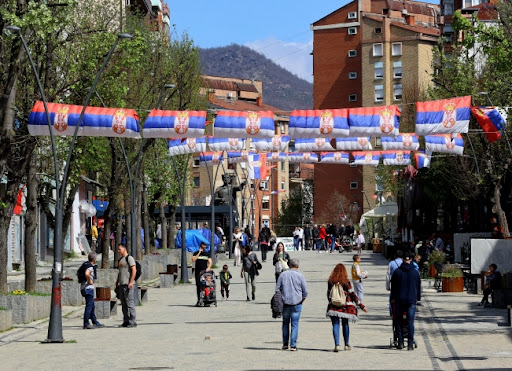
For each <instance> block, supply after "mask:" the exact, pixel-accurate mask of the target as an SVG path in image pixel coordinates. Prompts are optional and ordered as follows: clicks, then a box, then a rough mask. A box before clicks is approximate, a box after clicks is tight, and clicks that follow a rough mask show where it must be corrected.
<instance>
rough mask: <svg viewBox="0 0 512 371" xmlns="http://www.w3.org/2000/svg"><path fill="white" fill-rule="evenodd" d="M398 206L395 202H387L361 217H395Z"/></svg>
mask: <svg viewBox="0 0 512 371" xmlns="http://www.w3.org/2000/svg"><path fill="white" fill-rule="evenodd" d="M397 215H398V205H397V204H396V202H393V201H388V202H385V203H383V204H382V205H379V206H377V207H376V208H375V209H373V210H370V211H367V212H365V213H364V214H363V215H362V216H363V217H365V218H383V217H385V216H397Z"/></svg>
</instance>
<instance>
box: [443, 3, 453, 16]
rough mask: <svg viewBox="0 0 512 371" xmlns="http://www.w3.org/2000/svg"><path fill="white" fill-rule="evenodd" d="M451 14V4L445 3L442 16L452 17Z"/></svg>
mask: <svg viewBox="0 0 512 371" xmlns="http://www.w3.org/2000/svg"><path fill="white" fill-rule="evenodd" d="M452 14H453V4H450V3H445V4H444V15H452Z"/></svg>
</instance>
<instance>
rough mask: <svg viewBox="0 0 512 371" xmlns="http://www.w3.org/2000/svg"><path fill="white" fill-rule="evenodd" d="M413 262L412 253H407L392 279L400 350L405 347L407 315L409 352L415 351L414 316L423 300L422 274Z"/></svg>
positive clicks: (392, 296) (392, 297)
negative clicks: (404, 315)
mask: <svg viewBox="0 0 512 371" xmlns="http://www.w3.org/2000/svg"><path fill="white" fill-rule="evenodd" d="M411 262H412V256H411V253H410V252H407V253H406V254H405V257H404V261H403V263H402V265H400V267H399V268H398V269H396V270H395V271H394V272H393V276H392V277H391V301H392V303H394V305H395V310H394V313H393V322H394V324H395V328H396V332H397V336H398V349H402V348H403V347H404V337H403V333H402V316H403V313H406V316H407V321H408V322H409V326H408V330H409V331H408V343H407V350H414V315H415V314H416V303H417V302H418V301H420V300H421V279H420V274H419V272H418V271H417V270H416V269H414V266H413V265H412V263H411Z"/></svg>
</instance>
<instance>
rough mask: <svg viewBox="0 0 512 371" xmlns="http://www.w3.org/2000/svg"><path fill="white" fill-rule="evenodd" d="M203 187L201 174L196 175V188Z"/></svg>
mask: <svg viewBox="0 0 512 371" xmlns="http://www.w3.org/2000/svg"><path fill="white" fill-rule="evenodd" d="M200 185H201V177H200V176H199V174H194V187H199V186H200Z"/></svg>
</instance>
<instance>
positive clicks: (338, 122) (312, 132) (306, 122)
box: [289, 109, 349, 138]
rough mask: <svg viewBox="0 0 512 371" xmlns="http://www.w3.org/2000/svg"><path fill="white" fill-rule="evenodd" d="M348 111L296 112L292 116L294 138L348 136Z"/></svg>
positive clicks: (291, 128)
mask: <svg viewBox="0 0 512 371" xmlns="http://www.w3.org/2000/svg"><path fill="white" fill-rule="evenodd" d="M348 132H349V126H348V110H347V109H328V110H295V111H293V112H292V113H291V115H290V122H289V134H290V136H291V137H292V138H334V137H338V136H341V137H346V136H348Z"/></svg>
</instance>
